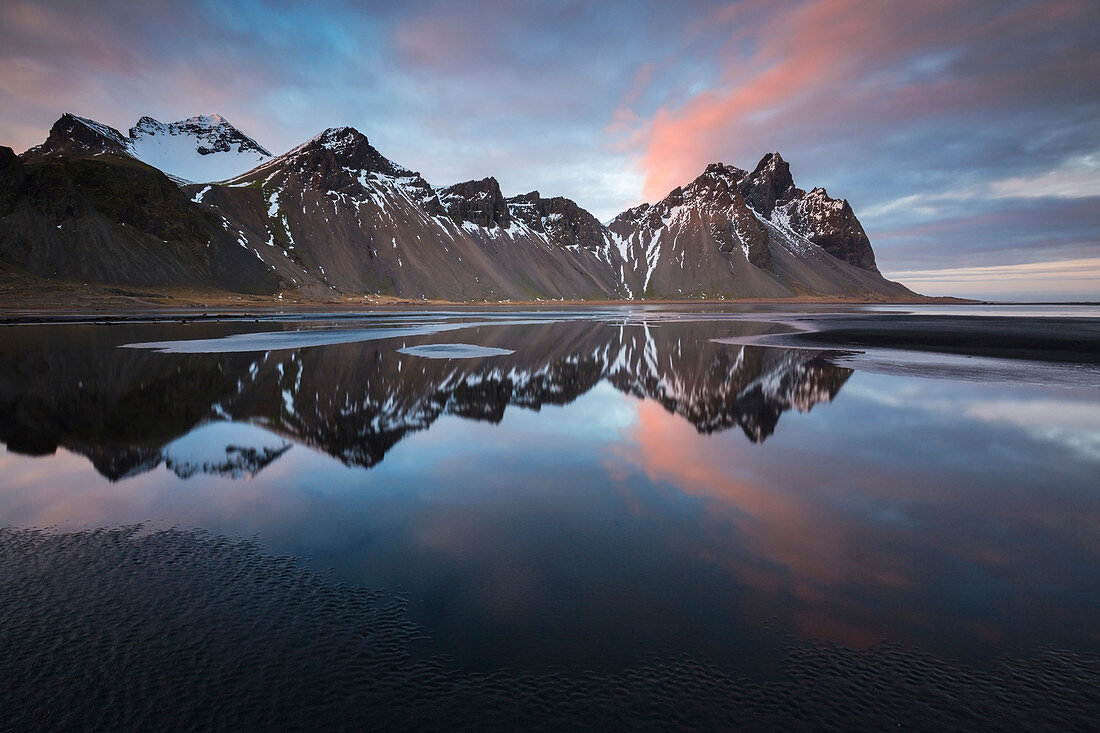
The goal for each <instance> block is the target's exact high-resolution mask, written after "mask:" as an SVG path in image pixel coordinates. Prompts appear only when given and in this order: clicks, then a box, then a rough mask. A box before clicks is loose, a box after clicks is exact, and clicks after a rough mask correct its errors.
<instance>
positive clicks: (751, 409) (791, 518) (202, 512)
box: [0, 306, 1100, 730]
mask: <svg viewBox="0 0 1100 733" xmlns="http://www.w3.org/2000/svg"><path fill="white" fill-rule="evenodd" d="M894 310H895V309H890V308H881V309H875V312H877V313H879V314H881V313H892V312H894ZM926 312H928V313H936V311H934V310H929V311H926ZM968 313H971V314H976V315H991V314H990V313H989V312H988V311H982V310H975V311H967V309H966V308H965V307H962V306H954V307H952V308H951V309H945V310H942V311H941V312H939V313H938V315H940V316H942V317H944V318H951V317H955V316H958V315H960V314H962V315H966V314H968ZM992 315H998V316H1003V317H1005V318H1013V317H1017V316H1020V315H1026V316H1028V317H1039V318H1041V317H1044V316H1046V315H1057V316H1059V317H1069V318H1079V319H1080V321H1081V323H1086V322H1088V323H1092V324H1095V323H1096V322H1097V319H1098V318H1100V314H1098V313H1097V312H1096V310H1095V309H1088V308H1081V309H1074V308H1070V307H1059V308H1055V309H1044V308H1042V307H1029V308H1026V309H1023V310H1018V311H1015V312H1014V311H1012V310H1010V309H1002V310H1000V311H996V312H995V313H993V314H992ZM791 316H792V312H784V311H777V310H773V311H769V312H752V311H751V310H744V309H741V310H738V309H728V310H726V311H713V312H706V311H700V310H675V309H658V308H654V309H639V308H632V309H615V308H607V309H591V310H584V311H551V310H546V311H514V312H509V313H501V312H497V311H489V312H461V311H455V312H426V311H420V312H414V311H409V312H403V313H402V312H390V313H386V314H381V315H377V316H363V317H348V316H340V317H337V316H335V315H333V316H331V317H328V316H325V315H323V314H321V315H314V316H312V317H310V318H304V319H299V318H289V317H287V318H264V319H260V320H258V321H256V322H245V321H232V320H229V321H223V322H215V321H201V322H179V321H178V320H168V319H164V320H158V321H151V322H130V323H113V324H95V323H49V324H38V325H33V324H19V325H6V326H0V441H2V442H3V444H4V448H3V449H0V566H2V567H0V658H2V661H0V708H2V709H3V710H4V711H5V712H0V730H6V728H5V724H6V725H8V726H10V727H12V728H24V727H28V726H31V727H37V726H44V727H97V726H99V727H117V726H123V727H134V728H145V727H148V726H154V725H155V726H164V725H166V726H168V727H183V728H187V727H193V728H206V727H239V726H246V725H252V724H263V725H281V724H290V725H295V724H301V725H306V726H308V727H318V726H326V727H327V726H332V727H344V726H351V727H354V726H355V725H356V724H358V723H364V722H373V723H376V724H378V725H381V726H388V727H396V728H405V727H435V726H440V725H442V726H445V727H471V728H487V727H488V728H491V727H520V728H530V727H547V728H553V727H559V728H560V727H596V728H598V727H605V726H607V725H609V724H611V725H613V726H614V727H619V726H626V727H635V728H641V727H653V726H656V727H660V726H661V725H665V724H675V725H680V726H687V727H699V728H735V727H739V726H746V727H754V726H755V725H769V724H777V725H784V724H788V723H789V724H793V725H795V727H798V726H799V725H802V726H811V727H812V725H813V724H820V723H824V722H831V723H832V724H835V725H840V726H843V727H871V728H873V727H881V726H884V725H895V724H902V725H903V727H910V726H913V727H924V726H929V725H935V724H936V723H937V722H943V723H945V724H947V725H948V727H955V726H964V725H965V724H966V723H967V721H970V722H971V723H974V724H981V723H982V722H984V723H986V724H990V725H994V726H995V725H1007V726H1010V727H1011V726H1012V723H1013V722H1015V723H1017V724H1019V725H1021V727H1046V726H1055V727H1069V728H1073V727H1080V728H1088V727H1090V725H1092V724H1093V723H1100V721H1097V719H1096V717H1095V716H1096V715H1097V711H1098V710H1100V693H1098V692H1097V683H1100V667H1098V662H1097V660H1098V658H1100V368H1098V367H1097V366H1096V365H1095V364H1092V363H1078V364H1063V363H1050V362H1044V361H1031V362H1024V361H1019V362H1017V361H1013V362H1007V361H1004V360H997V359H987V358H982V357H972V356H966V355H959V354H952V355H944V356H939V355H934V354H930V353H926V352H908V353H906V352H897V351H886V350H881V351H879V352H877V353H876V354H871V355H868V354H859V353H852V352H850V351H835V350H820V349H814V348H784V347H778V346H774V345H764V344H770V343H773V342H771V341H769V340H768V339H769V337H770V336H774V335H776V334H782V333H784V332H787V331H790V330H791V328H792V326H791ZM853 317H855V315H853ZM872 356H874V357H875V358H871V357H872ZM5 698H7V700H6V702H5ZM1020 716H1023V717H1020ZM1029 716H1030V717H1029ZM998 721H1000V722H998Z"/></svg>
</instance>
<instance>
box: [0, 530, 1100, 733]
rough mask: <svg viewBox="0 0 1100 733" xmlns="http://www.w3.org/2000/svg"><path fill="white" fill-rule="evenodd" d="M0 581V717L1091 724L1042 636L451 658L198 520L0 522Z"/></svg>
mask: <svg viewBox="0 0 1100 733" xmlns="http://www.w3.org/2000/svg"><path fill="white" fill-rule="evenodd" d="M0 598H2V599H3V602H2V603H0V701H2V705H0V730H9V729H10V730H28V729H38V728H43V727H48V728H55V729H58V728H66V729H89V728H101V729H109V730H117V729H143V730H151V729H161V728H166V729H211V728H227V727H229V728H236V729H251V728H255V727H257V726H261V727H265V728H275V727H279V728H287V727H290V728H297V727H309V728H337V729H340V728H361V727H364V726H369V727H370V728H372V729H375V728H397V729H410V728H412V729H438V728H440V727H446V728H467V729H479V730H485V729H499V728H509V729H514V728H518V729H523V730H526V729H570V730H574V729H578V728H580V729H585V728H587V729H624V728H626V729H643V728H662V729H668V728H682V727H693V728H752V729H759V728H761V727H782V728H784V729H789V728H791V727H792V726H793V727H805V728H809V727H812V728H814V729H827V728H830V727H837V728H853V727H858V728H872V729H885V728H887V727H890V728H893V727H897V726H899V725H900V726H901V727H903V728H923V729H939V730H943V729H962V728H968V729H969V728H973V727H974V726H978V727H980V728H982V729H991V728H994V729H995V728H1003V729H1009V728H1011V729H1021V728H1054V729H1061V730H1073V729H1077V730H1086V729H1095V728H1096V726H1098V725H1100V660H1098V659H1096V658H1095V657H1080V656H1075V655H1071V654H1065V653H1060V652H1058V651H1056V650H1043V651H1037V652H1036V653H1035V654H1034V655H1033V656H1030V657H1028V658H1026V659H1010V660H1003V661H1002V662H1001V663H1000V664H999V665H998V666H996V667H995V668H994V669H993V670H992V671H991V672H988V673H985V672H983V673H977V672H974V671H970V670H967V669H963V668H958V667H955V666H952V665H950V664H948V663H945V662H943V661H940V660H937V659H935V658H933V657H931V656H928V655H924V654H921V653H918V652H915V651H913V650H907V649H903V648H901V647H899V646H878V647H874V648H872V649H870V650H868V651H861V652H855V651H851V650H847V649H844V648H842V647H838V646H834V645H805V644H801V643H798V644H795V643H792V645H791V646H790V648H789V650H788V653H787V655H786V656H785V658H784V660H783V662H782V667H781V671H782V672H783V673H784V674H783V676H782V677H781V681H778V682H772V683H768V684H763V685H757V684H749V683H747V682H743V681H738V680H736V679H733V678H731V677H730V676H728V675H727V674H726V673H725V672H724V671H723V670H722V669H720V668H718V667H715V666H710V665H706V664H700V663H696V662H694V661H692V660H688V659H681V660H679V661H676V662H675V663H669V664H657V663H654V664H653V665H651V666H643V667H639V668H636V669H631V670H627V671H623V672H621V673H619V674H614V675H595V674H578V675H564V674H551V675H512V674H508V673H497V674H493V675H489V676H485V675H473V674H468V673H463V672H459V671H456V670H454V669H453V668H451V667H450V666H449V665H448V663H447V661H446V660H443V659H431V660H426V661H425V660H419V659H418V658H417V657H416V655H415V654H414V653H413V652H414V651H415V644H416V641H417V638H418V631H417V629H416V628H415V627H414V626H413V625H412V624H411V623H409V622H408V620H407V618H406V615H405V607H404V603H403V602H402V601H401V600H400V599H394V598H392V597H388V596H387V595H385V594H383V593H381V592H372V591H367V590H362V589H358V588H353V587H348V586H345V585H339V584H332V583H331V582H330V581H329V580H328V579H327V578H326V577H325V576H323V575H318V574H316V573H314V572H311V571H307V570H304V569H302V568H300V567H299V566H297V565H296V564H295V562H294V561H293V560H291V559H288V558H276V557H270V556H268V555H265V554H264V553H263V552H262V551H261V550H260V549H259V548H258V547H257V546H256V545H254V544H252V543H250V542H247V541H240V540H231V539H226V538H223V537H217V536H213V535H210V534H207V533H202V532H191V531H180V530H166V531H158V532H145V531H143V530H142V529H141V528H139V527H129V528H121V529H115V530H98V531H92V532H76V533H69V534H50V533H46V532H41V531H34V530H15V529H0ZM811 721H812V726H811Z"/></svg>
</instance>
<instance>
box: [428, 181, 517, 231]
mask: <svg viewBox="0 0 1100 733" xmlns="http://www.w3.org/2000/svg"><path fill="white" fill-rule="evenodd" d="M439 199H440V201H442V202H443V205H444V206H445V207H446V209H447V215H448V216H450V217H451V219H452V220H453V221H454V222H455V223H456V224H461V223H462V222H464V221H468V222H470V223H471V224H476V225H477V226H479V227H485V228H486V229H494V228H496V227H500V228H502V229H507V228H508V226H509V225H510V224H511V223H512V219H511V215H510V214H509V213H508V202H507V201H506V200H505V199H504V194H502V193H501V192H500V184H499V183H498V182H497V179H495V178H482V179H481V180H480V181H464V182H463V183H456V184H454V185H453V186H447V187H446V188H441V189H440V190H439Z"/></svg>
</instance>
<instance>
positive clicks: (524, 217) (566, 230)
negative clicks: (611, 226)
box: [508, 191, 607, 250]
mask: <svg viewBox="0 0 1100 733" xmlns="http://www.w3.org/2000/svg"><path fill="white" fill-rule="evenodd" d="M508 210H509V211H510V212H511V214H512V216H513V217H514V218H516V219H518V220H520V221H522V222H523V223H524V224H525V225H527V226H528V227H530V228H531V229H532V230H533V231H536V232H539V233H541V234H545V235H546V238H547V239H548V240H549V241H550V242H551V243H552V244H556V245H557V246H559V247H584V248H585V249H589V250H598V249H601V248H605V247H606V246H607V236H606V230H605V229H604V226H603V225H602V224H600V222H599V220H598V219H596V217H594V216H592V214H590V213H588V212H587V211H586V210H584V209H582V208H581V207H580V206H578V205H577V202H575V201H573V200H572V199H567V198H565V197H563V196H555V197H553V198H548V199H544V198H542V196H540V195H539V192H538V191H532V192H531V193H525V194H520V195H519V196H513V197H511V198H510V199H508Z"/></svg>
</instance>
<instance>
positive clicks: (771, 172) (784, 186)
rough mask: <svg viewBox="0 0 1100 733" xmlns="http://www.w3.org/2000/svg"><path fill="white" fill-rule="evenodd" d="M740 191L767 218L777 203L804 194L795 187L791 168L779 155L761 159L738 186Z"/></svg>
mask: <svg viewBox="0 0 1100 733" xmlns="http://www.w3.org/2000/svg"><path fill="white" fill-rule="evenodd" d="M738 190H739V191H740V192H741V195H742V196H744V197H745V200H746V201H747V202H748V204H749V206H751V207H752V208H754V209H755V210H756V211H758V212H760V213H761V214H762V215H763V216H764V217H765V218H768V217H771V215H772V211H773V210H774V209H775V205H776V204H777V203H779V202H781V201H788V200H790V199H792V198H794V197H795V196H798V195H800V194H801V193H802V192H801V191H800V190H799V189H797V188H795V186H794V178H792V177H791V166H790V165H789V164H788V163H787V161H785V160H783V156H781V155H780V154H779V153H768V154H767V155H765V156H764V157H763V158H761V159H760V162H759V163H757V165H756V168H755V169H754V170H753V172H752V173H750V174H749V175H748V176H745V177H744V178H743V179H742V180H741V182H740V183H739V184H738Z"/></svg>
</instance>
